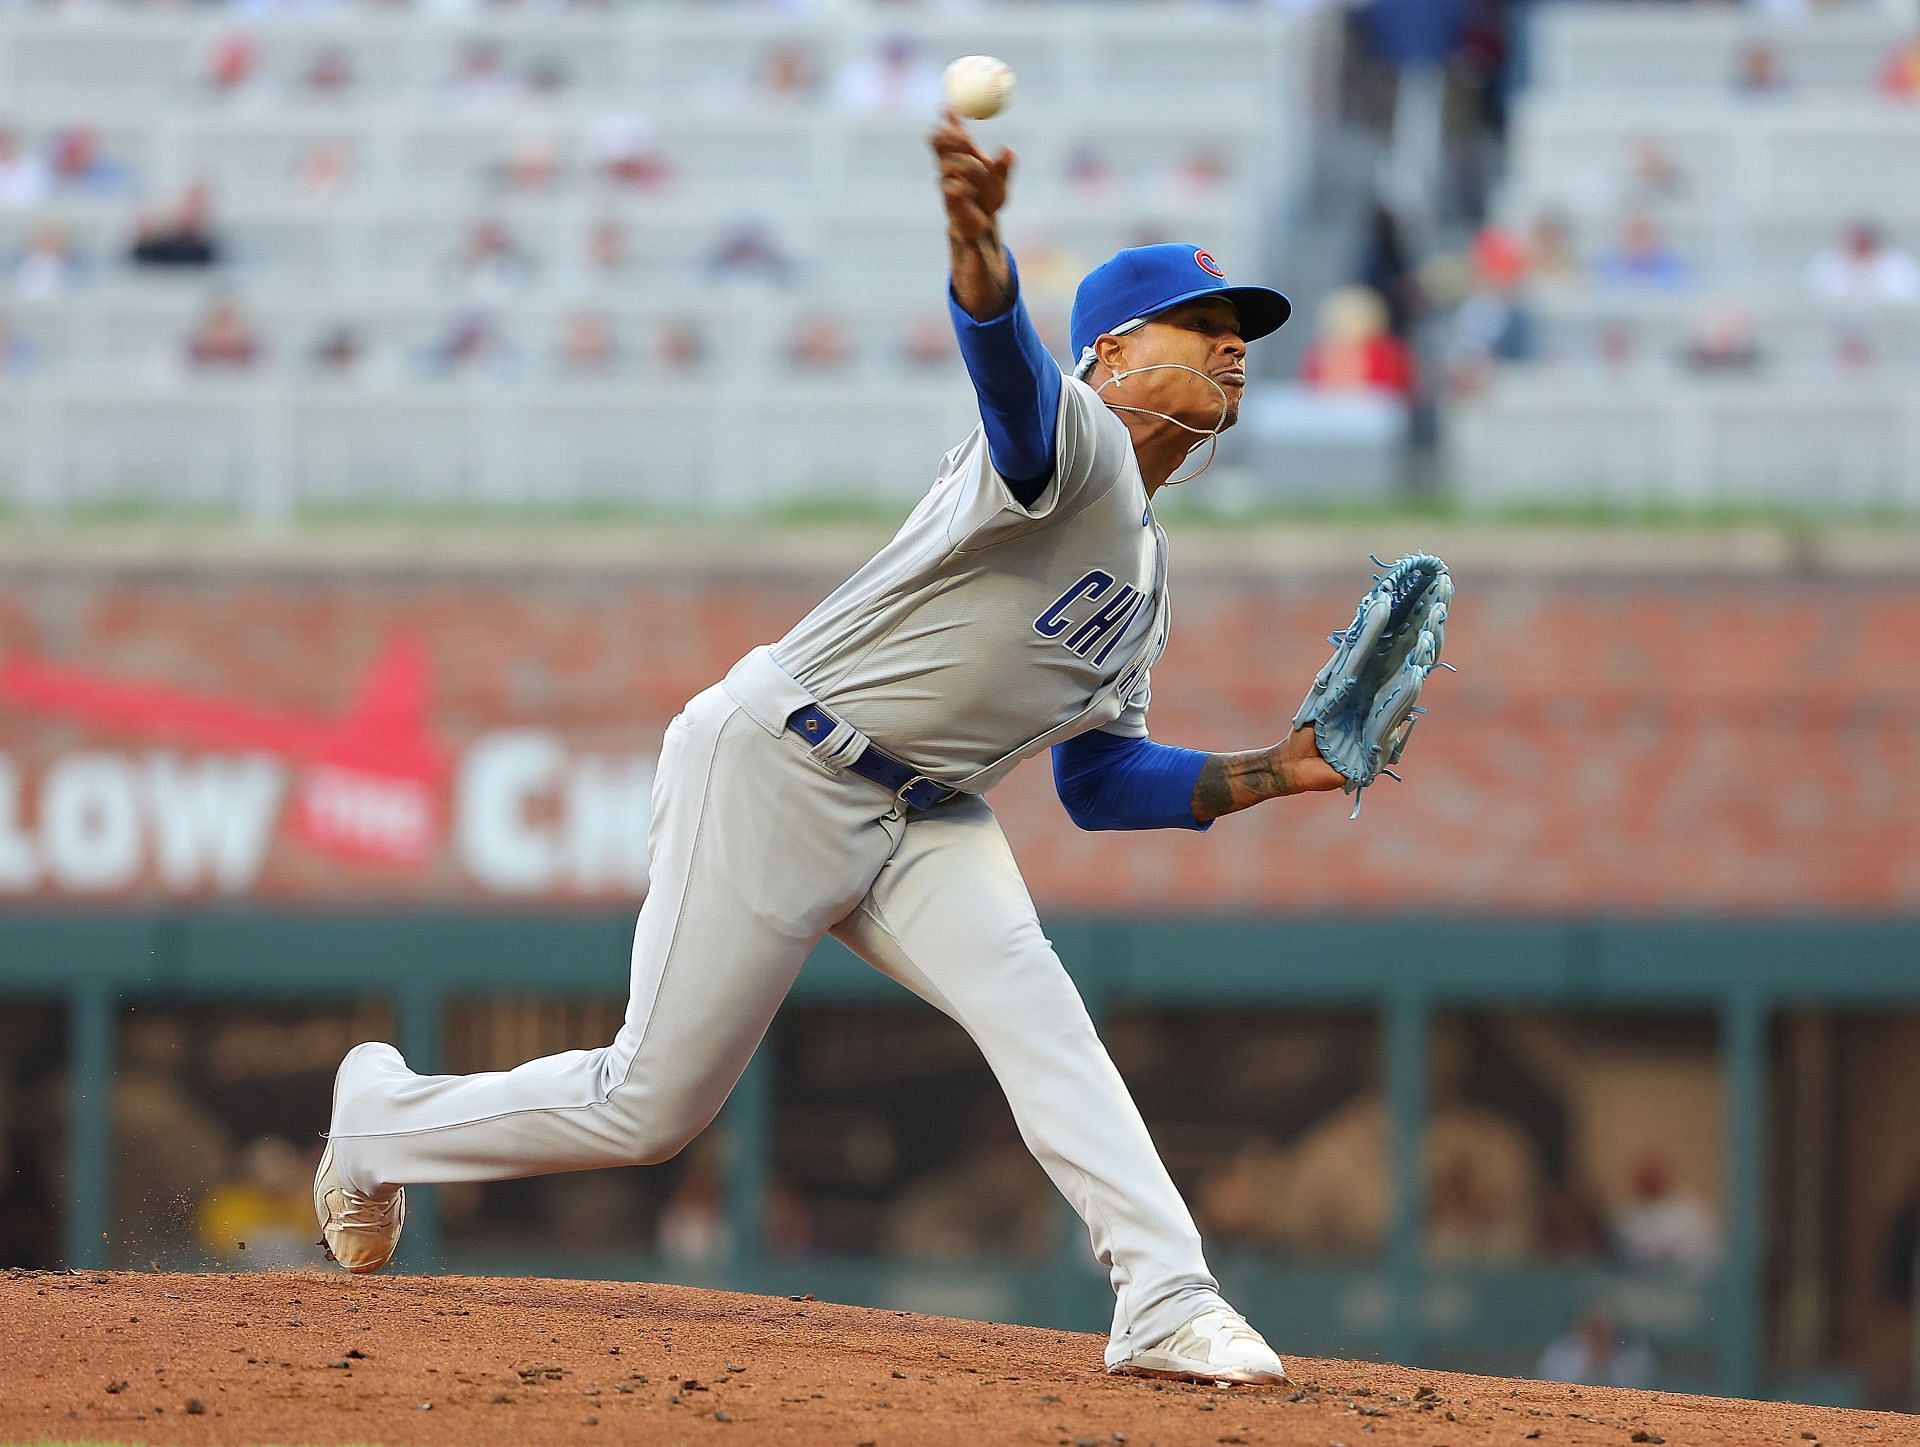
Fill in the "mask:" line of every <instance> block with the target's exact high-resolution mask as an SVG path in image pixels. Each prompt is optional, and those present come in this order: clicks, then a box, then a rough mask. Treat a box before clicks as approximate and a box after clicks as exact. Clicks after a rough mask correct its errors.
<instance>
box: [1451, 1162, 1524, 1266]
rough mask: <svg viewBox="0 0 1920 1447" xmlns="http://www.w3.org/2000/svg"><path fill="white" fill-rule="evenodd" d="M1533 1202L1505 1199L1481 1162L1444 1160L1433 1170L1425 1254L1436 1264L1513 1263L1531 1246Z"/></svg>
mask: <svg viewBox="0 0 1920 1447" xmlns="http://www.w3.org/2000/svg"><path fill="white" fill-rule="evenodd" d="M1531 1208H1532V1202H1531V1201H1519V1202H1514V1201H1508V1200H1504V1199H1502V1197H1501V1194H1500V1192H1499V1190H1498V1188H1497V1187H1496V1185H1495V1183H1494V1181H1493V1180H1492V1179H1491V1178H1489V1177H1488V1176H1486V1175H1484V1174H1482V1172H1481V1171H1480V1169H1479V1162H1478V1161H1477V1160H1476V1159H1475V1158H1474V1157H1473V1156H1472V1155H1471V1154H1466V1153H1461V1154H1455V1155H1450V1156H1448V1157H1447V1158H1446V1159H1445V1160H1443V1161H1441V1162H1438V1163H1437V1165H1436V1167H1435V1168H1434V1169H1433V1170H1432V1184H1431V1186H1430V1187H1429V1189H1428V1192H1427V1230H1426V1250H1427V1254H1428V1256H1429V1257H1431V1258H1432V1259H1433V1260H1435V1261H1482V1262H1485V1261H1517V1260H1519V1259H1520V1258H1522V1257H1523V1256H1525V1255H1526V1254H1527V1251H1528V1249H1529V1248H1530V1247H1531V1246H1532V1244H1533V1222H1532V1220H1531V1219H1530V1217H1531V1215H1532V1209H1531Z"/></svg>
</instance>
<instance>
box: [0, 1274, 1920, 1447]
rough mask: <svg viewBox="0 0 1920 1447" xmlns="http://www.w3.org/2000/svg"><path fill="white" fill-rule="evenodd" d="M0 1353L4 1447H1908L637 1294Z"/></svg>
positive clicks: (219, 1316) (1846, 1426) (417, 1306)
mask: <svg viewBox="0 0 1920 1447" xmlns="http://www.w3.org/2000/svg"><path fill="white" fill-rule="evenodd" d="M0 1338H3V1339H4V1356H0V1442H9V1443H11V1442H49V1441H51V1442H63V1441H65V1442H103V1441H104V1442H115V1443H290V1444H300V1447H339V1444H345V1443H356V1444H358V1443H381V1444H385V1447H403V1444H421V1447H429V1444H449V1447H451V1444H475V1447H484V1444H496V1443H529V1444H541V1447H545V1444H549V1443H606V1444H609V1447H611V1444H613V1443H616V1442H647V1443H656V1442H660V1443H669V1442H715V1443H733V1444H736V1447H747V1444H749V1443H761V1442H771V1443H808V1444H812V1443H833V1444H839V1447H859V1444H863V1443H872V1444H875V1447H892V1444H905V1443H918V1442H934V1443H942V1442H955V1443H958V1442H965V1443H1001V1442H1021V1443H1045V1444H1053V1443H1065V1444H1082V1447H1092V1444H1096V1443H1097V1444H1100V1447H1106V1444H1120V1443H1125V1444H1128V1447H1146V1444H1151V1443H1159V1444H1162V1447H1173V1444H1184V1443H1208V1444H1212V1443H1276V1444H1289V1447H1290V1444H1296V1443H1297V1444H1302V1447H1308V1444H1310V1447H1329V1444H1340V1443H1345V1444H1348V1447H1384V1444H1390V1443H1394V1444H1397V1443H1408V1444H1413V1443H1418V1444H1420V1447H1439V1444H1446V1447H1468V1444H1475V1443H1500V1444H1503V1447H1526V1444H1529V1443H1539V1444H1541V1447H1552V1444H1556V1443H1582V1444H1585V1443H1593V1444H1606V1447H1631V1444H1633V1443H1659V1442H1666V1443H1671V1444H1674V1447H1683V1444H1687V1443H1715V1444H1719V1443H1736V1442H1738V1443H1747V1442H1753V1443H1772V1444H1779V1447H1806V1444H1807V1443H1808V1442H1810V1441H1819V1442H1823V1443H1829V1444H1832V1443H1843V1442H1844V1443H1863V1442H1871V1443H1878V1444H1882V1447H1885V1444H1891V1443H1895V1442H1902V1443H1920V1418H1913V1417H1902V1416H1895V1415H1891V1414H1886V1413H1869V1412H1850V1411H1848V1412H1843V1411H1833V1410H1830V1409H1825V1408H1818V1407H1796V1406H1776V1405H1770V1404H1766V1403H1757V1402H1729V1401H1721V1400H1717V1399H1714V1398H1708V1397H1681V1396H1671V1395H1666V1394H1663V1393H1658V1392H1619V1391H1602V1390H1599V1389H1595V1388H1577V1387H1564V1386H1557V1385H1551V1384H1545V1383H1540V1382H1518V1381H1507V1380H1502V1379H1497V1378H1490V1377H1468V1376H1458V1375H1453V1374H1449V1373H1444V1372H1420V1371H1406V1370H1402V1369H1401V1368H1398V1367H1388V1366H1375V1365H1371V1364H1361V1363H1353V1362H1329V1361H1315V1360H1312V1359H1309V1358H1303V1357H1292V1358H1290V1360H1289V1367H1290V1369H1291V1371H1292V1373H1293V1376H1294V1379H1295V1381H1294V1385H1292V1386H1290V1387H1279V1388H1248V1387H1240V1388H1230V1389H1223V1388H1217V1387H1200V1386H1193V1385H1188V1384H1185V1383H1174V1382H1154V1381H1147V1380H1144V1379H1137V1378H1120V1377H1109V1376H1107V1375H1106V1374H1105V1373H1104V1372H1102V1371H1101V1369H1100V1353H1101V1348H1102V1346H1103V1342H1102V1340H1101V1338H1099V1337H1097V1336H1086V1335H1081V1334H1078V1333H1072V1332H1058V1331H1045V1330H1040V1329H1037V1328H1033V1327H1019V1326H991V1325H985V1324H982V1323H980V1322H971V1321H951V1320H947V1319H944V1318H939V1317H925V1316H915V1315H911V1314H909V1313H907V1312H892V1311H872V1310H868V1309H865V1308H861V1307H851V1306H834V1305H831V1304H829V1303H826V1302H818V1301H810V1300H799V1301H795V1300H790V1299H786V1298H781V1297H764V1296H739V1295H734V1294H731V1293H726V1292H713V1291H693V1290H688V1289H686V1288H682V1287H672V1286H653V1285H648V1284H645V1283H636V1282H581V1281H527V1280H494V1279H487V1278H474V1277H423V1276H381V1277H368V1278H361V1277H351V1276H348V1275H346V1274H345V1273H343V1272H338V1271H327V1272H320V1271H300V1272H266V1273H258V1274H250V1275H206V1276H178V1275H163V1274H160V1273H103V1272H77V1273H65V1274H56V1273H49V1272H25V1271H11V1272H8V1273H6V1274H5V1276H4V1277H0ZM1282 1345H1283V1346H1284V1344H1282Z"/></svg>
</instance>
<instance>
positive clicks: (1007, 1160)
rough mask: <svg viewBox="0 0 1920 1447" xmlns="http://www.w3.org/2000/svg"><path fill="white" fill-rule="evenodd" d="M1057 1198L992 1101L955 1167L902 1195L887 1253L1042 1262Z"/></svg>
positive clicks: (1051, 1238)
mask: <svg viewBox="0 0 1920 1447" xmlns="http://www.w3.org/2000/svg"><path fill="white" fill-rule="evenodd" d="M1058 1200H1059V1198H1058V1197H1057V1196H1055V1194H1054V1192H1053V1188H1052V1187H1051V1186H1050V1185H1049V1184H1048V1182H1047V1178H1046V1175H1045V1174H1044V1173H1043V1172H1042V1171H1041V1170H1040V1168H1039V1166H1037V1165H1036V1164H1035V1163H1034V1159H1033V1157H1032V1155H1030V1154H1029V1153H1028V1152H1027V1150H1026V1148H1025V1147H1024V1146H1022V1145H1021V1143H1020V1135H1019V1132H1018V1130H1017V1129H1016V1128H1015V1126H1014V1123H1013V1117H1012V1115H1011V1114H1009V1113H1008V1111H1007V1108H1006V1106H1005V1105H1004V1104H1002V1103H1001V1102H1000V1101H997V1100H996V1101H991V1102H987V1103H984V1104H982V1105H981V1106H980V1107H979V1108H978V1110H977V1111H976V1113H975V1115H974V1119H973V1123H972V1128H971V1130H970V1131H969V1132H968V1137H967V1141H966V1143H965V1145H964V1146H962V1148H961V1149H960V1150H959V1151H958V1152H957V1153H956V1154H955V1155H954V1156H953V1158H952V1160H951V1161H950V1163H949V1164H947V1165H944V1166H941V1167H939V1168H937V1169H935V1170H932V1171H929V1172H927V1173H925V1174H924V1175H921V1176H918V1177H916V1178H915V1179H914V1180H913V1181H911V1182H909V1183H908V1184H907V1186H906V1188H905V1189H904V1190H902V1191H901V1192H900V1195H899V1197H898V1198H897V1199H896V1200H895V1201H894V1204H893V1208H892V1210H891V1211H890V1212H889V1213H888V1217H887V1225H886V1249H887V1251H888V1253H889V1254H891V1255H896V1256H902V1257H905V1258H907V1259H909V1260H920V1261H928V1260H936V1261H937V1260H954V1259H957V1258H963V1257H968V1256H979V1255H983V1254H987V1253H992V1254H994V1255H1001V1256H1015V1257H1025V1258H1028V1259H1036V1258H1044V1257H1047V1256H1050V1255H1052V1254H1053V1250H1054V1242H1055V1241H1056V1239H1057V1235H1058V1233H1057V1230H1056V1225H1057V1222H1058V1214H1057V1213H1058V1205H1057V1202H1058Z"/></svg>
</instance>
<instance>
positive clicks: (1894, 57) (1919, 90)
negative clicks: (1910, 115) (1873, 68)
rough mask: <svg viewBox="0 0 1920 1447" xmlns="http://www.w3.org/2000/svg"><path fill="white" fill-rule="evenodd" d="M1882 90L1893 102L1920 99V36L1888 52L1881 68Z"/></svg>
mask: <svg viewBox="0 0 1920 1447" xmlns="http://www.w3.org/2000/svg"><path fill="white" fill-rule="evenodd" d="M1880 90H1881V93H1882V94H1884V95H1886V96H1888V97H1890V98H1891V99H1893V100H1901V101H1910V100H1917V99H1920V34H1916V35H1912V36H1909V37H1908V38H1907V39H1905V40H1903V41H1901V42H1900V43H1899V44H1898V45H1896V46H1894V47H1893V49H1892V50H1889V51H1888V52H1887V58H1886V60H1885V61H1884V62H1882V64H1881V66H1880Z"/></svg>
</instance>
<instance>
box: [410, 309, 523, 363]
mask: <svg viewBox="0 0 1920 1447" xmlns="http://www.w3.org/2000/svg"><path fill="white" fill-rule="evenodd" d="M423 360H424V362H425V364H426V370H427V372H428V374H429V375H431V376H436V377H454V376H460V375H475V374H481V375H488V376H493V377H511V376H512V375H513V374H514V372H515V371H516V370H517V368H518V363H519V358H518V355H517V354H516V352H515V351H514V348H513V344H512V343H511V342H510V341H508V339H507V337H506V335H505V334H504V333H503V332H502V331H501V330H500V328H499V326H498V325H497V324H496V323H495V322H494V319H493V317H492V316H491V315H490V314H489V313H488V312H487V311H486V310H485V309H484V308H482V307H465V308H463V309H461V310H460V311H458V312H456V313H455V314H454V316H453V317H452V318H451V319H450V320H449V321H448V323H447V329H446V330H445V331H444V332H442V333H441V335H440V336H439V337H438V338H436V339H435V340H434V341H433V342H432V343H431V344H430V345H429V346H428V348H427V351H426V354H425V357H424V359H423Z"/></svg>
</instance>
